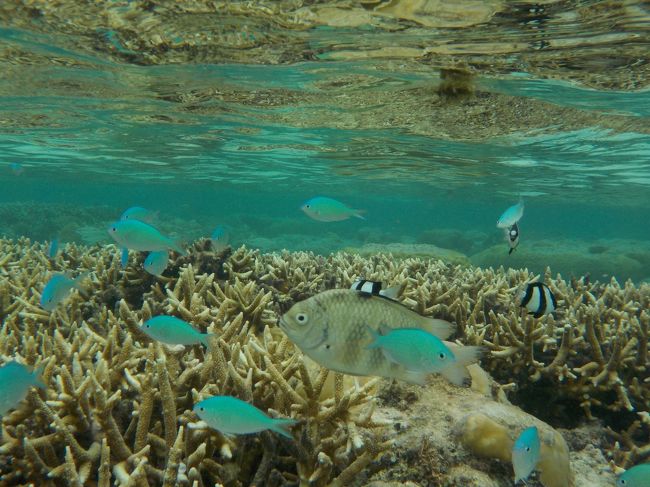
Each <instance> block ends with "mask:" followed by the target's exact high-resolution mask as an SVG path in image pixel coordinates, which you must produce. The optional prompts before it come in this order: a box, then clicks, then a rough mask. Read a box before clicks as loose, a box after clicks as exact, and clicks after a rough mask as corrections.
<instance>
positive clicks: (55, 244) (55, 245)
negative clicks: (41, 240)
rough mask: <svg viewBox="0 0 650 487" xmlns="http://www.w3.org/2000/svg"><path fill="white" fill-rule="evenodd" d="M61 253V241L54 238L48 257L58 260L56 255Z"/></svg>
mask: <svg viewBox="0 0 650 487" xmlns="http://www.w3.org/2000/svg"><path fill="white" fill-rule="evenodd" d="M58 252H59V239H57V238H53V239H52V240H51V241H50V245H48V247H47V256H48V257H49V258H50V259H54V258H56V254H57V253H58Z"/></svg>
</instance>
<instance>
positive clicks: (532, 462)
mask: <svg viewBox="0 0 650 487" xmlns="http://www.w3.org/2000/svg"><path fill="white" fill-rule="evenodd" d="M540 448H541V445H540V441H539V432H538V431H537V427H536V426H531V427H530V428H526V429H525V430H523V431H522V432H521V434H520V435H519V437H518V438H517V439H516V440H515V443H514V445H513V446H512V468H513V470H514V471H515V485H516V484H517V482H519V481H520V480H521V481H523V482H524V484H525V483H526V480H527V479H528V477H530V474H531V473H533V470H535V468H536V467H537V463H538V462H539V453H540Z"/></svg>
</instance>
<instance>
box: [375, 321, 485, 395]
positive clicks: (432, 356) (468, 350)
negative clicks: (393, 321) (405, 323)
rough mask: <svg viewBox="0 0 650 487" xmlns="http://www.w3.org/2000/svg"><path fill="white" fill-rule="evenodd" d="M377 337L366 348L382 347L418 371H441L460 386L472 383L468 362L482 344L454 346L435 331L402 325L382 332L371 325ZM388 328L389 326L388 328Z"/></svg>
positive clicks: (476, 353) (393, 358) (394, 359)
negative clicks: (452, 347)
mask: <svg viewBox="0 0 650 487" xmlns="http://www.w3.org/2000/svg"><path fill="white" fill-rule="evenodd" d="M368 331H369V333H370V334H371V335H372V336H373V338H374V341H373V342H372V343H371V344H370V345H368V346H367V347H366V348H368V349H373V348H380V349H381V350H382V352H383V353H384V355H385V356H386V357H387V358H388V359H389V360H392V361H393V362H395V363H398V364H400V365H403V366H404V367H405V368H406V370H408V371H411V372H414V373H424V374H432V373H436V374H440V375H442V376H443V377H444V378H445V379H447V380H448V381H449V382H451V383H452V384H456V385H457V386H462V385H468V384H469V383H471V377H470V375H469V372H468V371H467V366H468V365H469V364H471V363H473V362H476V361H477V360H478V357H479V355H480V354H481V348H480V347H458V346H456V347H454V350H453V351H452V350H451V348H450V347H448V346H447V345H445V343H444V342H443V341H442V340H441V339H440V338H438V337H437V336H435V335H432V334H431V333H429V332H426V331H424V330H420V329H417V328H398V329H393V330H388V332H387V333H386V334H384V335H380V334H379V333H377V332H376V331H375V330H373V329H372V328H370V329H369V330H368ZM384 331H385V330H384Z"/></svg>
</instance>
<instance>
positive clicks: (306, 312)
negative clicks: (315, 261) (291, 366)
mask: <svg viewBox="0 0 650 487" xmlns="http://www.w3.org/2000/svg"><path fill="white" fill-rule="evenodd" d="M382 327H383V328H382ZM280 328H281V329H282V330H283V331H284V332H285V333H286V334H287V336H288V337H289V339H291V341H292V342H293V343H295V344H296V346H298V348H300V349H301V350H302V352H303V353H304V354H305V355H307V356H308V357H310V358H311V359H312V360H314V361H316V362H317V363H319V364H320V365H322V366H323V367H326V368H328V369H331V370H335V371H337V372H342V373H344V374H350V375H360V376H369V375H376V376H381V377H387V378H395V379H400V380H404V381H407V382H410V383H415V384H423V383H424V382H425V379H426V376H427V373H426V372H423V371H421V370H417V371H413V370H408V369H407V368H406V367H405V366H403V365H401V364H399V363H396V362H394V361H393V360H390V359H389V358H387V357H386V355H385V354H384V353H383V352H382V350H381V349H379V348H374V349H373V348H371V349H369V348H368V346H369V345H371V344H372V343H373V342H374V341H375V338H374V337H373V335H372V334H371V332H370V330H374V331H375V332H377V331H378V330H380V329H388V330H391V329H402V328H417V329H421V330H425V331H427V332H428V333H431V334H432V335H434V336H436V337H437V338H439V339H441V340H444V339H445V338H447V337H448V336H449V335H451V333H452V332H453V330H454V325H452V324H451V323H449V322H448V321H444V320H438V319H433V318H426V317H424V316H421V315H419V314H417V313H416V312H415V311H412V310H411V309H409V308H407V307H406V306H404V305H403V304H401V303H399V302H397V301H393V300H391V299H386V298H385V297H382V296H378V295H374V294H368V293H364V292H360V291H356V290H352V289H332V290H328V291H323V292H321V293H319V294H317V295H315V296H312V297H310V298H308V299H306V300H304V301H300V302H298V303H296V304H294V305H293V306H292V307H291V308H290V309H289V311H287V312H286V313H285V314H284V315H283V316H282V317H281V319H280Z"/></svg>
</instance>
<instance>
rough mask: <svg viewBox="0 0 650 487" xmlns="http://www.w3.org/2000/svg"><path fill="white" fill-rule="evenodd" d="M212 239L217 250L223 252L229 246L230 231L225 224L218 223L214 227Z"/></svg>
mask: <svg viewBox="0 0 650 487" xmlns="http://www.w3.org/2000/svg"><path fill="white" fill-rule="evenodd" d="M210 240H211V241H212V249H213V250H214V251H215V252H221V251H223V250H225V248H226V247H228V242H230V232H229V231H228V229H227V228H226V227H225V225H217V228H215V229H214V232H212V235H211V236H210Z"/></svg>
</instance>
